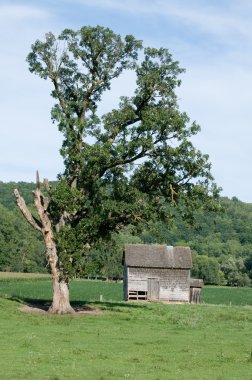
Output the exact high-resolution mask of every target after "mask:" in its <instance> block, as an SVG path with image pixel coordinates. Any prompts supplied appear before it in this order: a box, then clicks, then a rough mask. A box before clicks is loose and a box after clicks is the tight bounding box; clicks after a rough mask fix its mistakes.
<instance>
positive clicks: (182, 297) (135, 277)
mask: <svg viewBox="0 0 252 380" xmlns="http://www.w3.org/2000/svg"><path fill="white" fill-rule="evenodd" d="M127 277H128V290H129V291H130V290H137V291H148V278H157V279H159V283H160V292H159V299H160V300H163V301H164V300H168V301H182V302H189V297H190V270H189V269H165V268H135V267H129V268H128V272H127Z"/></svg>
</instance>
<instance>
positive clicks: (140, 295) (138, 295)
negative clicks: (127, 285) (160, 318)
mask: <svg viewBox="0 0 252 380" xmlns="http://www.w3.org/2000/svg"><path fill="white" fill-rule="evenodd" d="M129 299H130V300H147V291H143V290H129Z"/></svg>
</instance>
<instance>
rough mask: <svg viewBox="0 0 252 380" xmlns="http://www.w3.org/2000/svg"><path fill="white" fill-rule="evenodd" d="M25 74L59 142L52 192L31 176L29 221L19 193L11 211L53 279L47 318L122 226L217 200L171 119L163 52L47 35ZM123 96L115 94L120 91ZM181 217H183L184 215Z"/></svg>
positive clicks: (194, 128) (109, 35) (80, 35)
mask: <svg viewBox="0 0 252 380" xmlns="http://www.w3.org/2000/svg"><path fill="white" fill-rule="evenodd" d="M27 60H28V63H29V69H30V71H31V72H32V73H35V74H36V75H38V76H40V77H41V78H43V79H49V80H50V81H51V83H52V93H51V95H52V97H53V98H54V99H55V105H54V107H53V108H52V111H51V115H52V120H53V122H54V123H56V124H57V125H58V128H59V130H60V132H61V133H62V135H63V144H62V148H61V151H60V152H61V155H62V157H63V159H64V164H65V171H64V173H62V174H61V175H59V181H58V184H57V185H56V186H54V187H53V188H51V187H50V186H49V185H48V183H45V190H46V193H45V192H44V193H43V192H42V190H41V187H40V180H39V177H38V176H37V186H36V190H35V191H34V202H35V207H36V210H37V215H34V214H32V213H31V212H30V211H29V210H28V208H27V207H26V205H25V202H24V200H23V198H22V197H21V196H20V194H19V193H18V191H17V190H16V191H15V194H16V199H17V203H18V205H19V207H20V209H21V211H22V212H23V214H24V216H25V217H26V219H27V220H28V221H29V223H30V224H31V225H32V226H33V227H34V228H35V229H36V230H38V231H40V232H41V233H42V234H43V237H44V242H45V245H46V253H47V258H48V263H49V264H50V268H51V273H52V278H53V303H52V306H51V308H50V311H51V312H52V313H59V314H64V313H69V312H73V310H72V308H71V306H70V303H69V289H68V285H69V279H70V278H71V277H72V275H73V274H76V273H81V271H82V269H83V267H84V266H85V257H86V256H87V252H88V250H90V249H99V246H101V245H104V244H108V243H109V241H110V236H111V233H113V232H115V231H120V230H121V229H122V228H123V227H124V226H126V225H129V224H131V225H133V226H134V225H136V226H143V225H144V224H146V223H148V221H151V220H156V219H159V220H167V222H168V221H169V218H171V215H172V208H173V207H177V208H178V209H180V207H181V210H183V215H184V216H185V215H188V214H189V213H190V211H191V210H193V209H194V208H195V207H198V206H200V207H202V206H204V207H211V206H212V205H213V204H214V200H215V198H216V197H217V196H218V189H217V188H216V186H215V184H214V183H213V178H212V175H211V173H210V163H209V162H208V157H207V155H203V154H202V153H201V152H200V151H198V150H196V149H195V147H194V146H193V145H192V143H191V142H190V137H191V136H193V135H195V134H196V133H197V132H198V131H199V126H198V125H197V124H196V123H192V124H190V123H189V118H188V116H187V115H186V114H185V113H182V112H180V110H179V107H178V103H177V97H176V94H175V89H176V87H177V86H179V85H180V79H179V78H178V77H179V75H180V74H181V73H182V72H183V69H181V68H180V67H179V64H178V62H176V61H174V60H173V58H172V56H171V54H170V53H169V51H168V50H167V49H164V48H161V49H155V48H149V47H147V48H143V47H142V43H141V41H138V40H136V39H135V38H134V37H133V36H131V35H127V36H126V37H125V38H124V39H122V38H121V37H120V36H119V35H116V34H115V33H113V32H112V31H111V30H110V29H108V28H103V27H100V26H97V27H83V28H81V29H80V30H78V31H73V30H69V29H66V30H64V31H63V32H62V33H61V34H60V35H59V36H58V37H57V38H56V37H55V36H54V35H53V34H52V33H48V34H46V36H45V40H44V41H36V42H35V43H34V45H32V48H31V52H30V54H29V55H28V58H27ZM129 70H132V71H134V73H135V92H134V93H133V94H132V96H130V97H129V96H123V97H121V98H120V102H119V105H118V107H117V108H115V109H111V111H110V112H108V113H105V114H103V115H102V116H101V114H100V111H99V107H100V105H101V104H102V99H104V97H107V99H109V97H111V96H112V94H111V92H109V90H110V87H111V83H112V82H113V81H114V80H116V78H118V77H119V76H120V75H121V74H122V73H123V72H125V73H126V75H127V73H128V72H129ZM122 92H123V89H122ZM185 211H186V212H185Z"/></svg>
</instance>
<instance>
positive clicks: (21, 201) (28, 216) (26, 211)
mask: <svg viewBox="0 0 252 380" xmlns="http://www.w3.org/2000/svg"><path fill="white" fill-rule="evenodd" d="M14 194H15V197H16V202H17V205H18V207H19V209H20V211H21V212H22V214H23V215H24V217H25V219H26V220H27V221H28V222H29V223H30V224H31V225H32V227H33V228H35V230H37V231H39V232H42V225H41V224H40V222H39V221H38V220H37V219H36V220H35V219H34V217H33V215H32V214H31V212H30V210H29V209H28V208H27V206H26V203H25V200H24V198H22V197H21V195H20V194H19V192H18V190H17V189H15V190H14Z"/></svg>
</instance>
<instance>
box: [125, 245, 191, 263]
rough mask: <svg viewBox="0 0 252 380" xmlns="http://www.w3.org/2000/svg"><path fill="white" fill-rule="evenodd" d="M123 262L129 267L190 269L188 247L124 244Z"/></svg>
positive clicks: (189, 251)
mask: <svg viewBox="0 0 252 380" xmlns="http://www.w3.org/2000/svg"><path fill="white" fill-rule="evenodd" d="M123 263H124V264H125V265H127V266H129V267H143V268H173V269H175V268H176V269H190V268H191V267H192V257H191V250H190V248H189V247H172V246H166V245H154V244H153V245H147V244H126V245H125V251H124V260H123Z"/></svg>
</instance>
